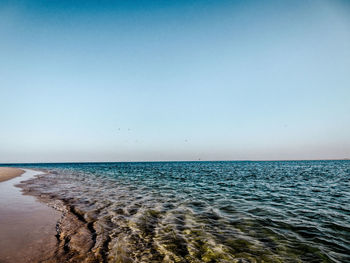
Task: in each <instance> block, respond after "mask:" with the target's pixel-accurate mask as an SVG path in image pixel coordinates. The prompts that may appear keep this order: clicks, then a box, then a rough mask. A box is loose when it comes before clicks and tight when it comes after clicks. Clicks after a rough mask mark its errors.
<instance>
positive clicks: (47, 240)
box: [0, 168, 61, 263]
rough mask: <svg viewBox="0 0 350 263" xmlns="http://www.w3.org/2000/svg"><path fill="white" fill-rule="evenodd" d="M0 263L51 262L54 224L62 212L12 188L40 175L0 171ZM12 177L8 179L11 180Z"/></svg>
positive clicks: (17, 171) (54, 242)
mask: <svg viewBox="0 0 350 263" xmlns="http://www.w3.org/2000/svg"><path fill="white" fill-rule="evenodd" d="M0 171H1V172H0V174H1V177H2V178H7V179H6V180H7V181H2V182H1V183H0V237H1V238H0V263H10V262H16V263H22V262H23V263H27V262H39V261H43V260H47V259H50V258H51V257H52V255H53V254H54V253H55V250H56V246H57V238H56V236H55V235H56V234H57V232H56V224H57V221H58V220H59V219H60V217H61V213H60V212H58V211H56V210H55V209H53V208H51V207H48V206H47V205H45V204H43V203H40V202H38V201H37V200H36V199H35V197H33V196H28V195H23V194H22V192H21V189H20V188H18V187H16V186H15V185H17V184H19V183H20V182H21V181H24V180H28V179H30V178H32V177H33V176H34V175H37V174H40V173H41V172H38V171H33V170H27V169H25V173H23V174H22V176H18V175H20V172H21V173H22V170H20V169H12V168H0ZM14 176H18V177H15V178H13V179H11V180H9V178H10V177H14Z"/></svg>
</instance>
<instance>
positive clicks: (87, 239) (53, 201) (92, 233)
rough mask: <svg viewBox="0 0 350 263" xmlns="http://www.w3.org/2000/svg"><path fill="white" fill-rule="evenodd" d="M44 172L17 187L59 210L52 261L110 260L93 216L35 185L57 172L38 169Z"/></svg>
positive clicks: (58, 262) (50, 260)
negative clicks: (88, 216) (89, 216)
mask: <svg viewBox="0 0 350 263" xmlns="http://www.w3.org/2000/svg"><path fill="white" fill-rule="evenodd" d="M35 170H36V171H38V172H40V174H38V175H37V176H35V177H33V178H31V179H29V180H26V181H22V182H21V183H20V184H17V185H16V187H19V188H20V189H21V192H22V194H23V195H27V196H31V197H34V198H35V199H36V200H37V201H38V202H40V203H43V204H44V205H46V206H47V207H49V208H51V209H54V210H56V211H59V213H60V214H61V216H60V218H59V219H58V220H57V223H56V233H55V238H56V245H55V248H54V253H53V254H52V255H51V256H50V258H49V259H48V262H50V263H60V262H86V263H95V262H96V263H97V262H107V256H106V255H107V250H108V249H107V247H106V244H105V243H104V242H101V238H100V237H99V235H100V234H102V233H98V232H99V231H98V230H96V229H98V226H96V225H95V224H94V223H95V221H94V220H93V219H92V218H87V217H86V214H85V213H84V212H83V211H80V210H79V209H78V208H76V207H75V206H74V205H72V204H70V202H69V200H63V199H61V198H58V197H55V196H51V195H48V194H45V193H43V192H42V191H41V190H42V188H41V187H39V189H40V190H37V189H35V187H33V185H35V184H36V183H38V184H40V180H41V178H43V177H45V175H47V174H55V173H54V172H51V171H49V170H46V169H35ZM1 263H2V262H1Z"/></svg>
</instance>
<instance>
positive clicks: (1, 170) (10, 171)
mask: <svg viewBox="0 0 350 263" xmlns="http://www.w3.org/2000/svg"><path fill="white" fill-rule="evenodd" d="M23 173H24V171H23V170H21V169H18V168H10V167H0V182H3V181H7V180H10V179H12V178H14V177H17V176H20V175H22V174H23Z"/></svg>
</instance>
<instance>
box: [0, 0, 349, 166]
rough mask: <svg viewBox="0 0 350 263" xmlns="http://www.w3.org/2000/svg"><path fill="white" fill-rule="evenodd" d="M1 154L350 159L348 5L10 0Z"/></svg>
mask: <svg viewBox="0 0 350 263" xmlns="http://www.w3.org/2000/svg"><path fill="white" fill-rule="evenodd" d="M0 92H1V93H0V96H1V97H0V102H1V103H0V162H60V161H142V160H198V159H199V158H200V159H202V160H222V159H224V160H229V159H231V160H243V159H258V160H262V159H317V158H320V159H323V158H345V157H350V3H349V1H340V0H332V1H331V0H330V1H324V0H314V1H249V0H248V1H243V0H242V1H217V0H212V1H207V0H203V1H193V0H188V1H182V0H180V1H160V0H159V1H153V0H147V1H146V0H145V1H137V0H136V1H131V0H130V1H104V0H102V1H79V0H78V1H77V0H74V1H73V0H72V1H65V0H51V1H38V0H37V1H36V0H33V1H30V0H21V1H20V0H18V1H17V0H11V1H0Z"/></svg>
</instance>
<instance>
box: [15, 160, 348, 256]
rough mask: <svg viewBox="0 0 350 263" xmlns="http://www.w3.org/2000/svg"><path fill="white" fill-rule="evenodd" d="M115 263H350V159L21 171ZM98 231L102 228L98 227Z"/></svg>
mask: <svg viewBox="0 0 350 263" xmlns="http://www.w3.org/2000/svg"><path fill="white" fill-rule="evenodd" d="M18 166H21V167H23V166H26V167H32V168H41V169H47V170H48V171H49V172H51V173H50V174H49V175H46V176H43V177H40V178H38V179H36V180H34V181H33V182H31V183H30V187H31V188H32V189H33V190H34V191H39V192H40V193H42V194H46V195H49V196H50V197H51V198H54V199H55V198H56V199H61V200H65V201H66V202H68V203H69V204H70V205H72V206H74V207H75V208H76V209H78V210H79V211H81V212H82V213H83V214H84V217H85V218H86V219H87V220H88V221H93V222H95V225H94V226H95V228H97V229H98V231H97V235H98V239H99V238H100V239H101V240H104V241H105V243H104V244H105V246H106V247H107V248H108V252H107V258H108V260H109V261H111V262H118V260H119V261H121V262H123V261H125V262H127V261H128V260H130V262H350V161H274V162H250V161H247V162H154V163H81V164H32V165H23V164H21V165H18ZM97 226H98V227H97Z"/></svg>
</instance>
